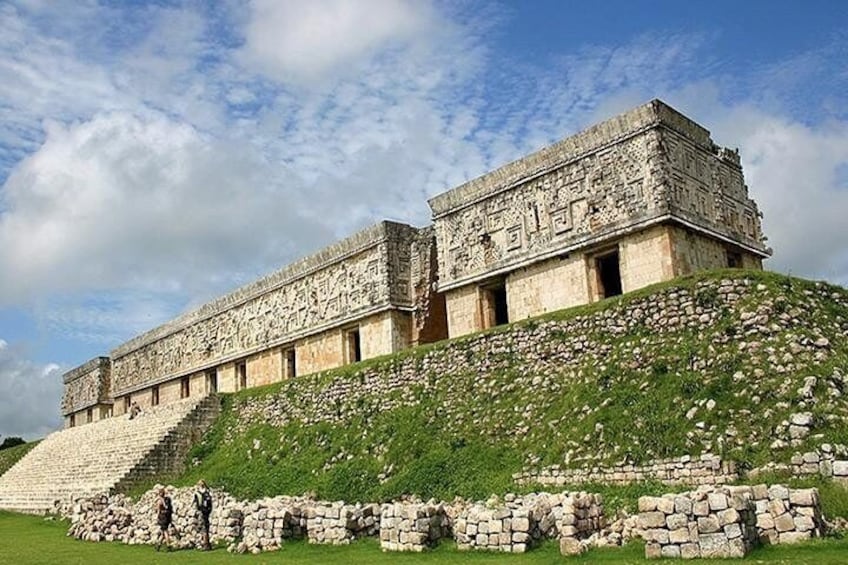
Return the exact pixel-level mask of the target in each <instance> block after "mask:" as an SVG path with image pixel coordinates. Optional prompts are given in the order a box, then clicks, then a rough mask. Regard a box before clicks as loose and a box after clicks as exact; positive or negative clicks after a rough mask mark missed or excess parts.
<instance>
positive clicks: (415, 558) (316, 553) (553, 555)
mask: <svg viewBox="0 0 848 565" xmlns="http://www.w3.org/2000/svg"><path fill="white" fill-rule="evenodd" d="M66 530H67V525H66V524H65V523H64V522H58V521H51V520H44V519H42V518H39V517H35V516H25V515H20V514H11V513H8V512H0V563H8V564H14V565H29V564H42V563H43V564H45V565H48V564H49V565H54V564H66V563H79V564H80V565H98V564H100V563H102V564H104V565H117V564H123V563H144V564H145V565H155V564H159V563H161V564H168V565H179V564H189V563H197V564H204V565H206V564H215V563H241V564H244V565H247V564H250V565H259V564H263V563H298V564H306V565H309V564H315V565H319V564H320V565H332V564H334V563H342V564H344V565H355V564H359V563H361V564H380V563H409V564H415V563H506V564H515V565H524V564H539V565H541V564H549V563H644V562H645V559H644V557H643V553H642V552H643V549H642V547H641V546H640V545H639V544H632V545H630V546H627V547H624V548H620V549H607V550H594V551H591V552H589V553H588V554H586V555H583V556H580V557H576V558H569V559H566V558H564V557H562V556H560V555H559V549H558V547H557V545H556V544H555V543H554V542H549V543H547V544H545V545H544V546H542V547H540V548H538V549H536V550H534V551H531V552H530V553H526V554H524V555H509V554H501V553H485V552H460V551H457V550H456V549H455V547H453V545H452V544H449V543H445V544H442V545H441V546H440V547H439V548H437V549H436V550H434V551H431V552H428V553H422V554H406V553H403V554H401V553H383V552H382V551H380V547H379V544H378V542H377V540H375V539H368V540H362V541H359V542H357V543H354V544H352V545H349V546H341V547H330V546H314V545H308V544H306V543H304V542H293V543H290V544H287V545H286V546H285V547H284V548H283V549H282V550H281V551H276V552H269V553H263V554H260V555H232V554H230V553H227V552H226V550H224V549H216V550H214V551H211V552H199V551H192V550H186V551H175V552H171V553H157V552H156V551H155V550H154V549H153V548H152V547H150V546H129V545H123V544H120V543H90V542H82V541H78V540H75V539H72V538H69V537H67V536H66V535H65V532H66ZM746 561H747V562H754V563H785V564H787V565H788V564H793V565H794V564H803V563H809V564H811V565H812V564H828V563H833V564H836V563H845V562H846V561H848V540H846V539H826V540H820V541H816V542H811V543H807V544H801V545H797V546H793V547H770V548H765V549H760V550H757V551H756V552H754V553H753V554H751V555H750V556H749V557H748V559H747V560H746ZM668 562H670V561H663V563H668ZM708 563H710V564H713V563H738V561H737V560H710V561H709V562H708Z"/></svg>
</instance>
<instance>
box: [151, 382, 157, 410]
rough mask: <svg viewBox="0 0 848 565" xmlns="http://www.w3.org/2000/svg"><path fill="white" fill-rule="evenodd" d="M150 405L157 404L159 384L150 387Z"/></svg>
mask: <svg viewBox="0 0 848 565" xmlns="http://www.w3.org/2000/svg"><path fill="white" fill-rule="evenodd" d="M150 405H151V406H159V385H155V386H154V387H153V388H151V389H150Z"/></svg>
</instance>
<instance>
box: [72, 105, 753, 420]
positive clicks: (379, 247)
mask: <svg viewBox="0 0 848 565" xmlns="http://www.w3.org/2000/svg"><path fill="white" fill-rule="evenodd" d="M429 204H430V207H431V209H432V212H433V225H432V226H428V227H425V228H420V229H419V228H414V227H411V226H408V225H405V224H400V223H395V222H388V221H384V222H381V223H379V224H376V225H374V226H372V227H370V228H367V229H365V230H362V231H361V232H359V233H357V234H355V235H353V236H351V237H349V238H347V239H345V240H343V241H340V242H338V243H336V244H333V245H331V246H329V247H327V248H325V249H323V250H321V251H320V252H318V253H316V254H314V255H312V256H310V257H307V258H304V259H301V260H299V261H297V262H295V263H292V264H291V265H289V266H287V267H285V268H283V269H281V270H279V271H277V272H275V273H273V274H271V275H269V276H266V277H264V278H262V279H260V280H258V281H256V282H255V283H252V284H249V285H247V286H245V287H243V288H241V289H238V290H236V291H235V292H233V293H231V294H228V295H226V296H224V297H222V298H219V299H217V300H214V301H212V302H209V303H208V304H205V305H203V306H202V307H200V308H198V309H196V310H194V311H192V312H189V313H187V314H184V315H182V316H180V317H178V318H176V319H175V320H173V321H171V322H169V323H166V324H164V325H162V326H160V327H158V328H155V329H153V330H151V331H149V332H147V333H145V334H142V335H140V336H138V337H136V338H134V339H131V340H130V341H128V342H126V343H124V344H123V345H120V346H119V347H117V348H116V349H114V350H113V351H112V352H111V373H110V376H109V377H108V379H107V380H109V384H108V386H107V387H106V391H107V392H106V393H105V396H104V400H108V401H110V402H111V401H112V400H113V399H114V410H113V411H112V412H113V413H114V414H115V415H119V414H123V413H125V412H126V411H127V410H129V408H130V406H131V405H132V404H133V403H136V404H138V405H139V406H140V407H142V408H144V407H149V406H154V405H156V404H158V403H164V402H171V401H173V400H177V399H180V398H185V397H191V396H194V395H201V394H207V393H210V392H217V391H220V392H232V391H236V390H240V389H243V388H246V387H253V386H260V385H265V384H269V383H272V382H276V381H280V380H283V379H288V378H292V377H294V376H297V375H302V374H308V373H313V372H317V371H321V370H325V369H329V368H333V367H338V366H341V365H345V364H348V363H351V362H356V361H359V360H364V359H368V358H372V357H376V356H380V355H385V354H389V353H393V352H396V351H398V350H400V349H403V348H406V347H410V346H413V345H417V344H419V343H427V342H432V341H437V340H440V339H444V338H446V337H454V336H459V335H463V334H468V333H472V332H475V331H478V330H481V329H485V328H488V327H492V326H495V325H500V324H502V323H506V322H509V321H516V320H520V319H525V318H528V317H532V316H537V315H540V314H543V313H546V312H549V311H553V310H558V309H562V308H567V307H570V306H576V305H580V304H586V303H589V302H593V301H597V300H600V299H603V298H606V297H609V296H614V295H617V294H621V293H623V292H629V291H631V290H635V289H638V288H642V287H644V286H647V285H650V284H653V283H656V282H660V281H665V280H669V279H671V278H673V277H675V276H678V275H683V274H687V273H690V272H693V271H697V270H702V269H708V268H717V267H728V266H730V267H749V268H761V261H762V259H763V258H764V257H767V256H768V254H769V253H770V250H769V249H767V248H766V247H765V245H764V243H763V235H762V233H761V225H760V214H759V211H758V209H757V206H756V204H755V203H754V202H753V200H751V199H750V198H749V196H748V192H747V187H746V186H745V183H744V179H743V176H742V169H741V167H740V161H739V155H738V154H737V153H736V152H735V151H730V150H728V149H724V148H720V147H718V146H716V145H715V144H714V143H713V142H712V140H711V139H710V135H709V132H708V131H707V130H705V129H704V128H702V127H701V126H699V125H697V124H695V123H694V122H692V121H691V120H689V119H688V118H686V117H685V116H683V115H681V114H679V113H678V112H676V111H675V110H673V109H671V108H669V107H668V106H666V105H665V104H664V103H662V102H660V101H658V100H654V101H652V102H649V103H647V104H645V105H643V106H640V107H638V108H636V109H634V110H631V111H630V112H627V113H625V114H622V115H620V116H618V117H616V118H613V119H611V120H608V121H606V122H603V123H600V124H598V125H596V126H593V127H591V128H589V129H587V130H585V131H583V132H581V133H578V134H577V135H574V136H572V137H569V138H567V139H565V140H563V141H560V142H558V143H556V144H554V145H552V146H550V147H547V148H544V149H542V150H540V151H538V152H536V153H533V154H531V155H529V156H527V157H525V158H523V159H520V160H518V161H515V162H513V163H510V164H508V165H506V166H504V167H501V168H500V169H497V170H495V171H493V172H490V173H487V174H485V175H483V176H482V177H480V178H477V179H474V180H471V181H469V182H467V183H465V184H463V185H461V186H459V187H457V188H454V189H453V190H450V191H448V192H445V193H443V194H440V195H438V196H436V197H434V198H432V199H431V200H430V201H429ZM106 363H107V364H108V359H107V361H106ZM83 367H85V366H83ZM83 367H80V368H78V369H75V370H74V371H72V372H71V373H68V375H71V374H74V375H77V374H78V372H79V371H82V369H83ZM82 373H85V371H82ZM82 373H79V374H82ZM76 378H78V377H74V378H72V379H70V380H66V397H68V398H70V397H73V398H76V397H78V396H79V395H80V393H79V392H75V391H76V389H75V388H74V387H81V386H82V384H81V383H82V381H80V384H73V383H74V382H76V381H75V380H74V379H76ZM63 409H64V404H63ZM67 415H70V413H69V412H68V413H67ZM75 420H77V421H74V422H71V421H70V420H68V421H66V424H67V425H70V424H73V423H79V422H78V419H76V418H75Z"/></svg>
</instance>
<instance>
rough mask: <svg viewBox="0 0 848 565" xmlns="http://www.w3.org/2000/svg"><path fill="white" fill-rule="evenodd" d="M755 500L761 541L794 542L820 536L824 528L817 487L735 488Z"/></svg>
mask: <svg viewBox="0 0 848 565" xmlns="http://www.w3.org/2000/svg"><path fill="white" fill-rule="evenodd" d="M734 491H735V492H742V493H744V494H745V495H746V496H748V497H750V499H751V501H752V502H753V503H754V511H755V512H756V517H757V535H758V537H759V540H760V542H761V543H764V544H772V545H774V544H785V543H795V542H798V541H802V540H805V539H810V538H814V537H821V536H822V535H823V534H824V531H825V525H824V520H823V518H822V512H821V503H820V500H819V492H818V490H817V489H814V488H811V489H790V488H786V487H784V486H782V485H773V486H771V487H768V486H766V485H756V486H752V487H734Z"/></svg>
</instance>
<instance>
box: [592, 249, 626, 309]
mask: <svg viewBox="0 0 848 565" xmlns="http://www.w3.org/2000/svg"><path fill="white" fill-rule="evenodd" d="M597 261H598V263H597V267H598V281H599V282H600V284H601V289H600V290H601V298H609V297H610V296H618V295H619V294H621V269H620V267H619V265H618V251H614V252H612V253H609V254H607V255H603V256H601V257H598V259H597Z"/></svg>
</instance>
